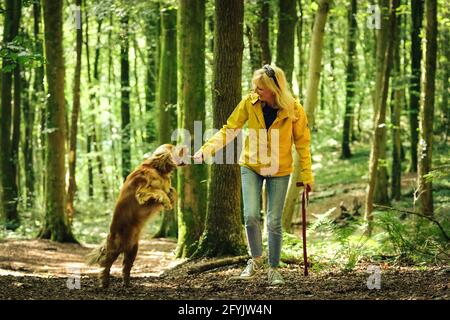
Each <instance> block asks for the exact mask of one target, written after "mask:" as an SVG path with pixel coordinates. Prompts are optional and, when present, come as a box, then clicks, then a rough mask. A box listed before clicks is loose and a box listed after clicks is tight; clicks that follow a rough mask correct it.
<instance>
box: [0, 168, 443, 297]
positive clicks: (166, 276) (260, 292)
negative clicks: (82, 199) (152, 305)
mask: <svg viewBox="0 0 450 320" xmlns="http://www.w3.org/2000/svg"><path fill="white" fill-rule="evenodd" d="M413 180H414V177H413V176H410V175H405V176H404V177H403V180H402V184H403V185H404V187H405V188H407V186H408V185H410V184H411V183H412V182H411V181H413ZM364 187H365V185H364V184H361V183H352V184H339V183H336V184H333V186H332V187H330V186H328V187H326V188H322V190H315V192H314V194H313V196H312V199H311V203H310V206H309V207H308V214H309V216H310V217H311V220H312V219H313V217H314V216H316V214H322V213H323V212H325V211H329V210H330V208H331V209H333V210H335V211H334V213H333V215H336V214H338V213H339V207H340V206H341V205H345V206H346V207H348V208H350V207H351V206H352V203H354V202H355V201H356V199H357V200H358V202H360V203H363V201H364V196H365V193H364ZM100 218H101V217H100ZM102 219H110V218H109V213H107V212H106V213H105V217H104V218H102ZM296 221H297V222H298V221H299V217H298V216H294V222H296ZM95 225H96V226H102V227H101V228H102V230H103V229H104V231H105V230H106V228H107V222H106V220H104V221H103V220H102V222H95ZM295 225H296V226H297V229H296V230H295V234H296V235H298V236H300V230H299V229H298V228H299V225H298V223H297V224H295ZM82 230H84V231H87V230H86V228H85V227H84V228H83V229H82ZM93 230H94V229H93ZM95 230H96V231H95V232H94V233H97V234H98V235H99V236H100V237H99V238H103V237H104V236H103V234H102V233H101V232H100V231H99V230H98V229H95ZM90 233H92V232H90ZM310 240H311V239H310ZM311 241H314V240H311ZM325 241H326V240H325ZM82 242H83V244H82V245H78V244H61V243H56V242H52V241H48V240H36V239H34V240H30V239H29V237H28V239H8V240H2V239H1V238H0V288H1V290H0V300H8V299H12V300H41V299H46V300H47V299H50V300H54V299H55V300H62V299H64V300H65V299H68V300H72V299H73V300H78V299H80V300H96V299H102V300H105V299H108V300H109V299H133V300H140V299H152V300H184V299H186V300H188V299H198V300H208V299H224V300H253V299H261V300H313V299H314V300H322V299H345V300H355V299H370V300H372V299H401V300H415V299H426V300H450V265H449V264H444V265H442V264H441V265H440V266H432V265H428V264H427V265H424V264H422V265H420V266H418V265H415V266H413V265H409V266H405V265H401V264H394V263H392V262H391V263H387V261H386V262H385V261H379V262H377V263H376V266H377V267H379V268H380V281H379V289H377V288H372V289H370V288H369V284H374V283H376V282H373V279H374V278H373V276H374V274H373V273H370V272H369V269H370V268H369V267H370V266H371V263H370V261H367V260H361V261H359V262H358V263H357V264H355V266H354V267H353V268H351V271H344V270H345V269H344V270H343V269H342V268H339V267H337V266H336V267H334V266H332V265H331V264H330V265H326V267H323V268H314V267H313V268H311V269H310V274H309V276H308V277H305V276H303V269H302V266H301V265H299V264H289V263H288V264H284V265H283V267H282V268H280V271H281V273H282V275H283V276H284V278H285V281H286V283H285V284H284V285H283V286H281V287H276V286H271V285H269V283H268V281H267V272H266V271H267V270H264V271H261V272H260V274H259V275H258V276H257V277H256V278H255V279H253V280H252V281H249V282H244V283H242V282H239V281H237V280H232V279H231V278H232V277H233V276H235V275H238V274H239V273H240V271H241V270H242V268H243V267H244V266H245V260H244V259H241V260H240V261H239V262H237V263H235V264H228V265H226V266H221V267H217V268H212V269H209V270H207V271H203V272H194V273H193V272H191V271H192V270H193V268H194V267H196V266H198V264H200V263H205V262H211V261H217V259H215V260H214V259H210V260H201V261H198V260H197V261H186V260H182V259H176V258H175V255H174V251H175V248H176V242H175V240H173V239H152V238H150V236H149V235H147V236H146V237H144V239H142V240H141V242H140V247H139V252H138V256H137V259H136V262H135V265H134V267H133V269H132V273H131V276H132V286H131V287H129V288H124V287H123V286H122V280H121V258H119V259H118V260H117V261H116V262H115V264H114V265H113V267H112V269H111V274H112V279H111V285H110V288H109V289H101V288H99V286H98V278H97V274H98V272H99V270H100V269H99V268H96V267H90V266H87V265H86V264H85V256H86V254H87V253H88V252H90V251H91V250H92V249H93V248H94V247H95V246H96V245H95V244H86V243H94V242H97V240H95V241H89V240H88V241H82ZM314 258H315V257H314V256H312V257H311V260H313V261H314ZM322 259H323V258H322Z"/></svg>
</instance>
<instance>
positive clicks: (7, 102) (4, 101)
mask: <svg viewBox="0 0 450 320" xmlns="http://www.w3.org/2000/svg"><path fill="white" fill-rule="evenodd" d="M21 12H22V2H21V0H7V1H6V6H5V20H4V30H3V46H6V45H7V44H8V43H10V42H12V41H13V40H14V38H15V37H16V36H17V34H18V32H19V24H20V17H21ZM16 70H19V65H17V64H15V62H14V61H13V60H11V59H10V58H9V57H8V55H6V56H5V57H4V58H3V61H2V72H1V93H0V94H1V110H0V123H1V129H0V150H2V151H1V153H0V175H1V189H2V192H1V193H0V196H1V197H2V198H1V199H0V210H1V217H2V218H3V223H4V224H5V227H6V229H9V230H15V229H17V228H18V227H19V225H20V219H19V213H18V211H17V203H18V201H17V198H18V190H17V180H16V179H17V177H16V164H15V163H14V161H15V160H14V157H15V155H17V150H15V147H16V146H15V141H12V140H11V136H12V133H13V130H14V125H15V121H14V120H16V119H11V118H12V117H13V116H14V115H13V110H12V101H13V100H12V99H13V97H12V86H13V74H14V76H17V75H19V73H18V72H16ZM18 80H20V79H18ZM17 89H19V87H17ZM19 90H20V89H19ZM19 92H20V91H19ZM14 109H15V110H14V114H16V115H17V112H20V111H19V110H20V109H17V108H16V106H15V108H14ZM11 120H13V121H11Z"/></svg>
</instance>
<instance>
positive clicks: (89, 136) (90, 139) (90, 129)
mask: <svg viewBox="0 0 450 320" xmlns="http://www.w3.org/2000/svg"><path fill="white" fill-rule="evenodd" d="M85 20H86V22H85V24H86V32H85V38H86V40H85V46H86V67H87V78H88V81H87V82H88V91H89V92H90V91H91V90H92V88H91V83H92V80H91V59H90V57H91V51H90V49H89V15H88V10H85ZM92 109H93V100H92V93H91V92H90V93H89V107H88V109H87V110H86V111H87V112H86V116H85V120H84V123H85V128H86V131H87V134H86V135H87V137H86V156H87V171H88V196H89V197H90V198H92V197H93V196H94V168H93V166H92V144H93V140H94V138H93V135H94V133H93V131H94V128H93V127H94V125H95V124H94V123H92V121H91V119H92V118H91V116H90V115H91V114H92V113H93V110H92Z"/></svg>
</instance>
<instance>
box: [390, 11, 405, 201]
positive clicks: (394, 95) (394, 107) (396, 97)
mask: <svg viewBox="0 0 450 320" xmlns="http://www.w3.org/2000/svg"><path fill="white" fill-rule="evenodd" d="M400 19H401V17H399V18H398V20H399V21H398V23H397V26H396V31H395V32H396V33H397V34H400V25H401V23H400ZM400 43H401V39H400V38H399V39H397V41H396V43H395V48H394V76H393V79H394V80H395V83H394V84H393V88H392V90H391V124H392V167H391V199H395V200H397V201H398V200H400V197H401V177H402V168H401V164H402V163H401V140H400V139H401V138H400V113H401V103H402V89H401V88H400V87H399V85H400V83H399V80H400V79H402V78H403V77H402V75H401V68H400Z"/></svg>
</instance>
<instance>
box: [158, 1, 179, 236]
mask: <svg viewBox="0 0 450 320" xmlns="http://www.w3.org/2000/svg"><path fill="white" fill-rule="evenodd" d="M176 28H177V10H176V9H174V8H165V9H163V10H162V11H161V41H162V43H161V56H160V64H159V76H158V97H157V105H158V109H159V119H158V122H159V128H158V133H159V138H158V140H159V144H160V145H161V144H164V143H171V142H172V141H171V138H172V132H173V130H175V128H176V122H177V115H176V104H177V29H176ZM173 183H174V186H176V181H173ZM176 235H177V219H176V216H175V210H170V211H164V213H163V222H162V224H161V227H160V230H159V231H158V232H157V233H156V235H155V237H176Z"/></svg>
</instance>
